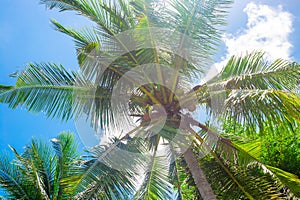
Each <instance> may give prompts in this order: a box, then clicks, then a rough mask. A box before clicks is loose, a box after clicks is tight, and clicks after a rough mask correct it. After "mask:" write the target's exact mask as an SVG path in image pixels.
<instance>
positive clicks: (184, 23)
mask: <svg viewBox="0 0 300 200" xmlns="http://www.w3.org/2000/svg"><path fill="white" fill-rule="evenodd" d="M231 3H232V1H230V0H222V1H205V0H204V1H202V0H201V1H199V0H192V1H190V0H172V1H170V2H169V4H170V5H171V7H169V9H168V10H167V14H166V16H165V19H164V20H165V23H166V26H167V27H168V28H171V29H174V30H176V31H178V32H180V33H182V34H184V35H183V37H182V38H181V40H180V45H181V48H180V50H183V51H186V50H188V49H189V50H191V51H189V52H188V53H189V54H190V55H194V56H196V57H198V59H201V62H200V63H198V64H200V66H196V67H197V69H198V70H199V69H201V68H202V69H203V68H205V64H207V65H208V64H211V62H212V59H211V57H210V56H211V54H212V53H213V51H214V49H215V47H216V46H217V45H218V42H219V41H220V39H221V34H222V31H221V30H220V27H221V26H223V25H224V24H225V22H226V21H225V18H226V15H227V9H228V8H229V6H230V4H231ZM186 36H187V37H189V38H192V39H193V41H194V42H193V43H190V42H188V38H187V37H186Z"/></svg>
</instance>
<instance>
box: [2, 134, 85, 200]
mask: <svg viewBox="0 0 300 200" xmlns="http://www.w3.org/2000/svg"><path fill="white" fill-rule="evenodd" d="M51 142H52V148H51V146H50V145H49V144H48V143H45V142H43V141H40V140H37V139H32V140H31V143H30V144H29V145H27V146H26V147H25V150H24V152H23V153H22V154H19V153H18V152H17V151H16V149H14V148H13V147H11V146H10V148H11V150H12V151H13V153H14V155H15V157H16V158H15V159H13V160H12V161H10V160H9V157H10V156H9V154H3V155H1V159H0V186H1V187H2V188H3V190H4V191H5V192H6V197H7V198H9V199H28V200H32V199H70V198H71V197H72V196H74V194H75V191H76V187H77V183H78V181H79V180H80V177H81V174H82V172H83V171H82V168H81V167H80V161H81V160H80V157H79V155H78V153H77V149H76V148H77V145H76V144H75V143H74V136H73V135H72V134H70V133H61V134H60V135H59V136H58V137H57V138H54V139H52V140H51Z"/></svg>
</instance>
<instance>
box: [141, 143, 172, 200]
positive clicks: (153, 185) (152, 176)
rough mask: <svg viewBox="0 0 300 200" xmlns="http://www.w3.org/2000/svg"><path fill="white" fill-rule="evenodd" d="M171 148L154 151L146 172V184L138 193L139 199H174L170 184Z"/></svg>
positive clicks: (143, 184) (144, 183)
mask: <svg viewBox="0 0 300 200" xmlns="http://www.w3.org/2000/svg"><path fill="white" fill-rule="evenodd" d="M170 154H171V153H170V149H169V147H162V150H159V151H158V150H157V147H156V149H155V150H154V152H153V155H152V156H151V158H150V162H149V165H148V166H147V168H146V171H145V175H144V176H145V177H144V182H143V183H142V186H141V188H140V189H139V190H138V191H137V193H136V195H135V198H137V199H153V200H154V199H161V200H163V199H172V196H173V195H174V189H173V185H172V184H171V183H170V177H169V165H170V163H171V158H170Z"/></svg>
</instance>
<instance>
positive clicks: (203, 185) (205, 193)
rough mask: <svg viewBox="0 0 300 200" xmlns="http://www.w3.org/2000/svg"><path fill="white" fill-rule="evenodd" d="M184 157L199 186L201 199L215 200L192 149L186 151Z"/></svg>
mask: <svg viewBox="0 0 300 200" xmlns="http://www.w3.org/2000/svg"><path fill="white" fill-rule="evenodd" d="M183 156H184V159H185V161H186V163H187V165H188V167H189V169H190V171H191V173H192V176H193V179H194V182H195V184H196V186H197V189H198V191H199V193H200V194H201V197H202V198H203V199H204V200H215V199H216V196H215V194H214V192H213V190H212V188H211V186H210V184H209V182H208V181H207V179H206V176H205V174H204V172H203V171H202V169H201V168H200V166H199V163H198V160H197V158H196V157H195V155H194V153H193V151H192V149H191V148H188V149H187V150H186V151H185V153H184V154H183Z"/></svg>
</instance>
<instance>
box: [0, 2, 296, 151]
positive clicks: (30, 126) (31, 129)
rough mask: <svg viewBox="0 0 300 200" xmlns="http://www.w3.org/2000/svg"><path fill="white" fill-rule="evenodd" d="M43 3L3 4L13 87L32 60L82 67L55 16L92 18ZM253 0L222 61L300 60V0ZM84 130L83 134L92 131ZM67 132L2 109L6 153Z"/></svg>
mask: <svg viewBox="0 0 300 200" xmlns="http://www.w3.org/2000/svg"><path fill="white" fill-rule="evenodd" d="M38 2H39V1H38V0H2V4H3V5H5V6H1V7H0V38H1V43H0V67H1V73H0V84H13V83H14V81H15V79H13V78H10V77H8V75H9V74H10V73H12V72H15V71H16V70H21V69H22V68H23V67H24V66H25V65H26V63H28V62H41V61H43V62H56V63H61V64H63V65H64V66H66V67H67V68H73V69H74V68H77V61H76V55H75V49H74V45H73V42H72V40H71V39H70V38H68V37H67V36H65V35H63V34H61V33H59V32H57V31H55V30H53V28H52V27H51V24H50V22H49V18H55V19H56V20H57V21H59V22H61V23H62V24H67V25H71V26H74V27H77V28H80V27H83V26H84V25H85V24H87V23H88V22H87V20H85V19H83V18H81V17H79V16H76V15H75V14H74V13H70V12H65V13H59V12H58V11H57V10H54V11H49V10H46V9H45V7H44V6H43V5H40V4H39V3H38ZM249 2H250V1H247V0H243V1H240V0H239V1H237V2H236V3H235V4H234V5H233V7H232V9H231V13H230V15H229V18H228V19H229V21H228V27H227V28H226V29H227V31H228V33H227V34H226V35H224V45H223V46H222V50H220V53H219V54H218V55H219V56H218V57H219V59H220V60H218V62H220V63H221V61H222V60H226V59H227V58H228V56H229V55H231V54H232V53H234V52H238V51H240V50H241V49H242V48H240V47H243V48H245V47H247V48H248V47H249V48H250V47H251V48H254V47H258V48H261V47H263V48H265V49H264V50H265V51H267V55H268V56H269V59H270V60H272V59H273V58H274V56H278V55H279V56H282V57H284V58H287V59H291V60H296V61H298V62H299V61H300V53H299V52H300V49H299V48H298V46H300V14H299V13H300V12H299V8H300V2H299V0H285V1H279V0H273V1H270V0H261V1H251V2H252V3H249ZM270 2H271V3H270ZM262 5H268V6H262ZM279 5H281V6H279ZM245 8H246V9H245ZM247 22H248V26H247ZM260 27H262V28H260ZM264 28H265V29H264ZM259 31H262V33H259ZM261 36H262V37H261ZM260 37H261V38H260ZM258 41H260V42H263V43H259V42H258ZM274 44H276V45H275V46H272V45H274ZM247 50H250V49H247ZM80 129H83V130H80V132H82V131H84V130H87V129H88V128H87V127H80ZM63 130H68V131H72V132H75V133H76V132H77V129H76V127H75V125H74V122H72V121H70V122H68V123H61V122H59V121H58V120H51V119H47V118H46V117H45V116H44V115H43V114H33V113H28V112H26V110H24V109H20V108H18V109H16V110H11V109H9V108H7V106H6V105H0V149H1V150H2V149H7V145H8V144H10V145H12V146H14V147H16V148H17V149H18V150H21V148H22V147H23V146H24V145H25V144H26V143H28V142H29V141H30V138H31V137H32V136H36V137H42V138H45V139H51V138H53V137H54V136H56V135H57V134H58V133H60V132H61V131H63ZM88 132H90V130H89V131H88ZM87 142H88V143H89V142H90V141H87ZM89 144H91V143H89Z"/></svg>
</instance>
